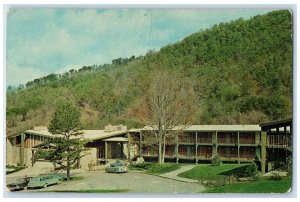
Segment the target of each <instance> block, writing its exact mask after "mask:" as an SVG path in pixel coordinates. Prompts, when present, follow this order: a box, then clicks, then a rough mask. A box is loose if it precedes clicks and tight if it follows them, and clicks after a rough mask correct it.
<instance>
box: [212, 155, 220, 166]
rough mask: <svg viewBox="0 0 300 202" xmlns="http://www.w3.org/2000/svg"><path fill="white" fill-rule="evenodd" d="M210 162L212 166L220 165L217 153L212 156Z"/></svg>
mask: <svg viewBox="0 0 300 202" xmlns="http://www.w3.org/2000/svg"><path fill="white" fill-rule="evenodd" d="M211 164H212V165H213V166H220V165H222V161H221V159H220V157H219V155H215V156H214V157H213V158H212V160H211Z"/></svg>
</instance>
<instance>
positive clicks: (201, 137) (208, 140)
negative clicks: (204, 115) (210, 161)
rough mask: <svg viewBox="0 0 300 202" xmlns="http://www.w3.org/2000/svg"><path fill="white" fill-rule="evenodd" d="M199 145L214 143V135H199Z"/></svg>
mask: <svg viewBox="0 0 300 202" xmlns="http://www.w3.org/2000/svg"><path fill="white" fill-rule="evenodd" d="M197 143H199V144H201V143H212V133H197Z"/></svg>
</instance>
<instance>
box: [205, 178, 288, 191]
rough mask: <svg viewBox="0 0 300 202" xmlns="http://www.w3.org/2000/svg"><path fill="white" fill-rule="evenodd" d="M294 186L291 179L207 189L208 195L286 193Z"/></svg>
mask: <svg viewBox="0 0 300 202" xmlns="http://www.w3.org/2000/svg"><path fill="white" fill-rule="evenodd" d="M291 185H292V181H291V178H284V179H283V180H280V181H275V180H273V179H269V178H261V179H260V180H259V181H248V182H237V183H234V184H231V185H230V186H229V185H225V186H220V187H213V186H211V187H207V189H206V191H205V192H206V193H286V192H287V191H288V190H289V188H290V187H291Z"/></svg>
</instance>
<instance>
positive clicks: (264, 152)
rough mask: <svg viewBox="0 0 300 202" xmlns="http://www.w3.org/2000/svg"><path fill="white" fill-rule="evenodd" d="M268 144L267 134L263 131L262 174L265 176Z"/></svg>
mask: <svg viewBox="0 0 300 202" xmlns="http://www.w3.org/2000/svg"><path fill="white" fill-rule="evenodd" d="M266 142H267V133H266V132H264V131H262V132H261V172H262V174H264V173H265V172H266V156H267V149H266Z"/></svg>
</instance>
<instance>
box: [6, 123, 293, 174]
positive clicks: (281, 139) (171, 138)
mask: <svg viewBox="0 0 300 202" xmlns="http://www.w3.org/2000/svg"><path fill="white" fill-rule="evenodd" d="M154 130H155V129H154ZM151 131H153V128H152V127H149V126H145V127H144V128H141V129H130V130H127V127H126V126H123V125H118V126H112V125H108V126H105V129H104V130H82V131H81V132H82V134H83V137H84V138H85V139H87V140H88V143H87V144H86V145H85V147H86V148H88V149H89V150H88V154H87V155H85V156H84V157H83V158H81V159H80V162H79V166H80V167H81V168H83V169H86V170H87V169H89V164H94V165H97V164H100V163H102V162H103V163H105V162H107V159H124V160H125V159H127V160H129V161H131V160H134V159H135V158H136V157H138V156H142V157H144V158H145V159H146V160H155V159H157V158H158V149H157V146H156V144H155V140H153V134H151ZM291 134H292V120H291V119H288V120H282V121H280V122H270V123H264V124H261V125H192V126H188V127H176V128H174V129H173V130H170V131H169V135H168V137H167V139H166V149H165V159H166V160H167V161H173V162H179V163H180V162H195V163H199V162H201V161H211V160H212V157H213V156H215V155H218V156H219V157H220V158H221V160H222V161H223V162H237V163H241V162H251V161H254V160H256V161H260V162H261V165H262V166H261V169H262V171H263V172H264V171H269V170H271V169H273V168H274V167H276V165H275V163H274V162H275V161H276V160H278V159H284V158H286V157H287V156H290V155H291V152H292V147H291V146H292V142H291V139H292V135H291ZM53 137H54V136H53V135H52V134H51V133H49V132H48V130H47V128H46V127H35V128H34V129H33V130H27V131H25V132H24V133H21V134H18V135H13V136H8V137H7V140H6V145H7V146H6V155H7V160H6V163H7V165H11V164H18V163H19V164H26V165H27V166H31V165H33V164H34V161H35V160H34V158H33V156H34V152H35V147H37V146H38V145H40V144H42V143H43V142H44V141H45V139H47V138H53Z"/></svg>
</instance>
